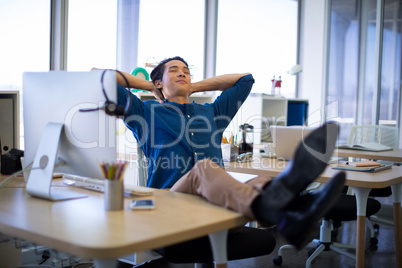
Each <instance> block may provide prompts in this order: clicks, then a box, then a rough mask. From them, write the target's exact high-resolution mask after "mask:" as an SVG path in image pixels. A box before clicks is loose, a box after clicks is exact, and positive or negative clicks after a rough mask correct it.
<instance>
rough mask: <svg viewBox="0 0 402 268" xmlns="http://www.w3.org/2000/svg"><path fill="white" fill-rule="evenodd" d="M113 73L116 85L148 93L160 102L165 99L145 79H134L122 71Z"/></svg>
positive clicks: (150, 82) (134, 77)
mask: <svg viewBox="0 0 402 268" xmlns="http://www.w3.org/2000/svg"><path fill="white" fill-rule="evenodd" d="M92 70H101V69H97V68H92ZM115 73H116V81H117V84H120V85H122V86H124V87H127V88H135V89H140V90H145V91H149V92H151V93H152V94H154V96H155V97H156V98H157V99H158V100H160V101H163V100H164V99H165V97H164V96H163V94H162V92H161V91H160V90H159V89H157V88H156V87H155V85H154V84H153V83H152V81H147V80H145V79H142V78H139V77H136V76H134V75H132V74H129V73H125V72H122V71H119V72H116V71H115ZM122 75H124V77H125V78H126V79H127V82H128V85H127V82H126V80H125V79H124V78H123V77H122Z"/></svg>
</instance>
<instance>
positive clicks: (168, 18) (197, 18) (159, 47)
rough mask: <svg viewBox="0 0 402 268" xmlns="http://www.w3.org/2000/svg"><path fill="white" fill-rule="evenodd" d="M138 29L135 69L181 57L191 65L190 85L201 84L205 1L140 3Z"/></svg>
mask: <svg viewBox="0 0 402 268" xmlns="http://www.w3.org/2000/svg"><path fill="white" fill-rule="evenodd" d="M139 27H140V30H139V41H138V42H139V44H138V46H139V48H138V65H137V66H138V67H145V65H146V64H147V63H148V64H149V63H154V62H158V61H160V60H163V59H165V58H169V57H174V56H181V57H183V58H184V59H185V60H186V61H187V62H188V64H189V65H190V68H191V74H192V78H193V81H199V80H202V78H203V66H204V63H203V61H204V0H192V1H186V0H170V1H166V0H146V1H141V3H140V23H139ZM151 70H152V68H149V69H147V71H148V72H150V71H151Z"/></svg>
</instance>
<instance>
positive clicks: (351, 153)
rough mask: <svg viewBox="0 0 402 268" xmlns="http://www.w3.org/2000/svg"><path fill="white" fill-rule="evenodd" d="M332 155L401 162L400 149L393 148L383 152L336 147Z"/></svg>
mask: <svg viewBox="0 0 402 268" xmlns="http://www.w3.org/2000/svg"><path fill="white" fill-rule="evenodd" d="M334 155H337V156H343V157H355V158H366V159H374V160H385V161H393V162H402V149H394V150H392V151H385V152H370V151H360V150H348V149H337V150H335V151H334Z"/></svg>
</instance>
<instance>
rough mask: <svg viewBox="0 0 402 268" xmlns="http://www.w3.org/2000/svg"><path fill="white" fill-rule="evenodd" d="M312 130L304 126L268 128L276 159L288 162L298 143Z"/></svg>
mask: <svg viewBox="0 0 402 268" xmlns="http://www.w3.org/2000/svg"><path fill="white" fill-rule="evenodd" d="M314 129H316V128H314V127H305V126H270V130H271V135H272V142H273V143H274V144H275V154H276V158H277V159H280V160H290V159H291V158H292V157H293V154H294V152H295V150H296V148H297V146H298V145H299V143H300V142H301V141H302V140H303V139H304V138H305V137H307V136H308V135H309V134H310V133H311V132H312V131H313V130H314Z"/></svg>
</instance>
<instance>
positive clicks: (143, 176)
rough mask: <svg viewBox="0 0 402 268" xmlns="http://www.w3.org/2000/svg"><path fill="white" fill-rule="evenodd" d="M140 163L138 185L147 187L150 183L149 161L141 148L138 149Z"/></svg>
mask: <svg viewBox="0 0 402 268" xmlns="http://www.w3.org/2000/svg"><path fill="white" fill-rule="evenodd" d="M137 162H138V185H140V186H147V181H148V161H147V157H146V156H145V154H144V151H143V150H142V148H141V147H140V146H138V147H137Z"/></svg>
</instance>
